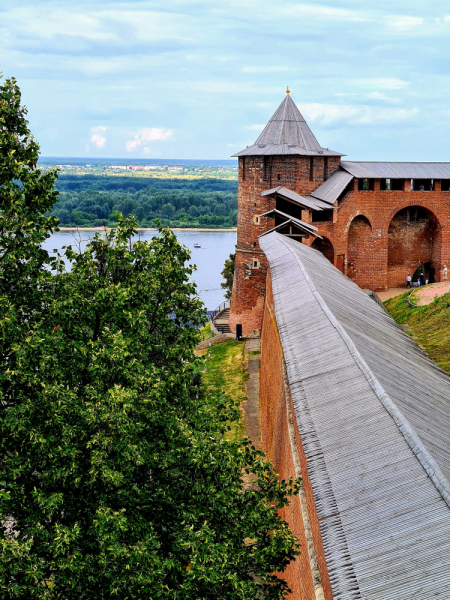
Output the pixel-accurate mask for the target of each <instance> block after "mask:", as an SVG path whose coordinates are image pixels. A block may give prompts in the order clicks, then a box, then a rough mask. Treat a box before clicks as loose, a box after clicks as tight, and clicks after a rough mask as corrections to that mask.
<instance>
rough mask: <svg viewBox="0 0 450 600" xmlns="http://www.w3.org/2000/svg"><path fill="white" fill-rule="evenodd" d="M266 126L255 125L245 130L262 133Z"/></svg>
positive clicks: (248, 126) (247, 126) (246, 127)
mask: <svg viewBox="0 0 450 600" xmlns="http://www.w3.org/2000/svg"><path fill="white" fill-rule="evenodd" d="M264 127H265V125H259V124H256V123H255V124H254V125H246V126H245V129H253V130H255V131H262V130H263V129H264Z"/></svg>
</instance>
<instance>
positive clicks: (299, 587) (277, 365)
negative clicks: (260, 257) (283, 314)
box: [260, 274, 332, 600]
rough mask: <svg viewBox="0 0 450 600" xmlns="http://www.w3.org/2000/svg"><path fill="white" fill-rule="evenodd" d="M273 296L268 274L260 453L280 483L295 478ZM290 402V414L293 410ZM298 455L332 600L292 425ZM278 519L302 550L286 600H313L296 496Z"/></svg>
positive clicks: (291, 574) (322, 572)
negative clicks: (285, 522)
mask: <svg viewBox="0 0 450 600" xmlns="http://www.w3.org/2000/svg"><path fill="white" fill-rule="evenodd" d="M274 314H275V312H274V306H273V296H272V290H271V285H270V274H269V277H268V287H267V296H266V308H265V310H264V318H263V327H262V338H261V371H260V410H261V439H262V444H263V450H264V452H265V453H266V456H267V458H268V459H269V460H271V461H272V462H273V464H274V466H275V468H276V470H277V472H278V474H279V476H280V478H281V479H288V478H289V477H295V469H294V462H293V457H292V451H291V444H290V439H289V430H288V421H287V410H286V399H285V392H284V382H283V364H282V357H283V350H282V346H281V342H280V339H279V335H278V329H277V324H276V321H275V319H274ZM290 402H291V411H292V414H294V407H293V404H292V399H290ZM294 429H295V437H296V445H297V451H298V453H299V457H300V464H301V469H302V478H303V486H304V488H305V494H306V500H307V505H308V514H309V519H310V523H311V529H312V536H313V541H314V548H315V551H316V554H317V562H318V565H319V571H320V575H321V580H322V586H323V590H324V594H325V598H326V600H332V594H331V586H330V582H329V577H328V572H327V567H326V561H325V555H324V552H323V546H322V539H321V535H320V528H319V521H318V517H317V512H316V509H315V506H314V499H313V495H312V487H311V483H310V481H309V477H308V468H307V462H306V458H305V455H304V452H303V448H302V444H301V438H300V435H299V433H298V428H297V426H296V424H295V423H294ZM280 516H281V517H282V518H283V519H284V520H286V521H287V522H288V523H289V526H290V527H291V530H292V531H293V533H294V534H295V535H296V536H297V538H298V540H299V542H300V544H301V546H302V550H301V554H300V556H299V557H298V558H297V560H296V561H295V562H292V563H291V564H290V565H289V567H288V568H287V570H286V572H285V573H284V574H283V575H282V576H283V577H284V578H285V579H286V580H287V582H288V584H289V587H290V588H291V590H292V594H291V595H290V596H289V598H292V600H304V599H305V600H306V599H307V600H311V599H312V598H314V597H315V594H314V587H313V581H312V575H311V569H310V563H309V558H308V551H307V545H306V538H305V532H304V528H303V520H302V514H301V508H300V502H299V498H298V497H297V496H296V497H295V498H293V500H292V504H291V505H290V506H289V507H287V508H285V509H283V510H282V511H280Z"/></svg>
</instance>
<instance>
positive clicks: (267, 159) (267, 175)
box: [264, 156, 270, 179]
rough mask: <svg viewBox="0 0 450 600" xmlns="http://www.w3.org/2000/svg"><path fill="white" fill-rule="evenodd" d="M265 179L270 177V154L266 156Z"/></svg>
mask: <svg viewBox="0 0 450 600" xmlns="http://www.w3.org/2000/svg"><path fill="white" fill-rule="evenodd" d="M264 179H270V156H264Z"/></svg>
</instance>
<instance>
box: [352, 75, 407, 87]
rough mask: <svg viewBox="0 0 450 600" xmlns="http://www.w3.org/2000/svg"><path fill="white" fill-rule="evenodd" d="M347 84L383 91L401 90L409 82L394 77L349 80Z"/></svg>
mask: <svg viewBox="0 0 450 600" xmlns="http://www.w3.org/2000/svg"><path fill="white" fill-rule="evenodd" d="M348 81H349V83H352V84H356V85H357V86H363V87H375V88H382V89H385V90H401V89H403V88H405V87H407V86H408V85H409V81H403V80H402V79H397V78H396V77H371V78H367V79H349V80H348Z"/></svg>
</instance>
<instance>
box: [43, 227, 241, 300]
mask: <svg viewBox="0 0 450 600" xmlns="http://www.w3.org/2000/svg"><path fill="white" fill-rule="evenodd" d="M94 233H95V232H93V231H81V240H82V243H81V247H82V248H83V247H85V246H86V244H87V242H88V241H89V238H91V237H93V236H94ZM175 233H176V236H177V238H178V240H179V241H180V242H181V243H182V244H184V245H185V246H187V247H188V248H189V250H190V251H191V255H192V262H193V264H195V265H196V266H197V270H196V271H195V272H194V275H193V277H192V279H193V280H194V281H195V283H196V284H197V289H198V292H199V294H200V296H201V298H202V300H203V302H204V303H205V305H206V308H207V309H208V310H214V309H215V308H217V306H219V304H220V303H221V302H223V300H224V290H223V289H222V288H221V287H220V284H221V282H222V281H223V278H222V275H221V274H220V273H221V271H222V269H223V265H224V262H225V260H226V259H227V258H228V256H229V255H230V254H232V253H233V252H234V247H235V244H236V232H235V231H176V232H175ZM155 234H156V232H154V231H141V232H140V239H141V240H143V241H145V240H150V239H151V238H152V237H153V236H154V235H155ZM74 235H76V233H75V232H74V233H72V232H69V231H60V232H58V233H54V234H53V235H52V236H51V237H50V238H49V239H48V240H47V242H46V243H45V244H44V248H46V249H47V250H48V251H49V252H52V251H53V250H54V249H56V250H61V248H62V247H63V246H68V245H69V244H70V245H72V246H75V243H74ZM136 239H137V238H136ZM194 244H200V246H201V248H194Z"/></svg>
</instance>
